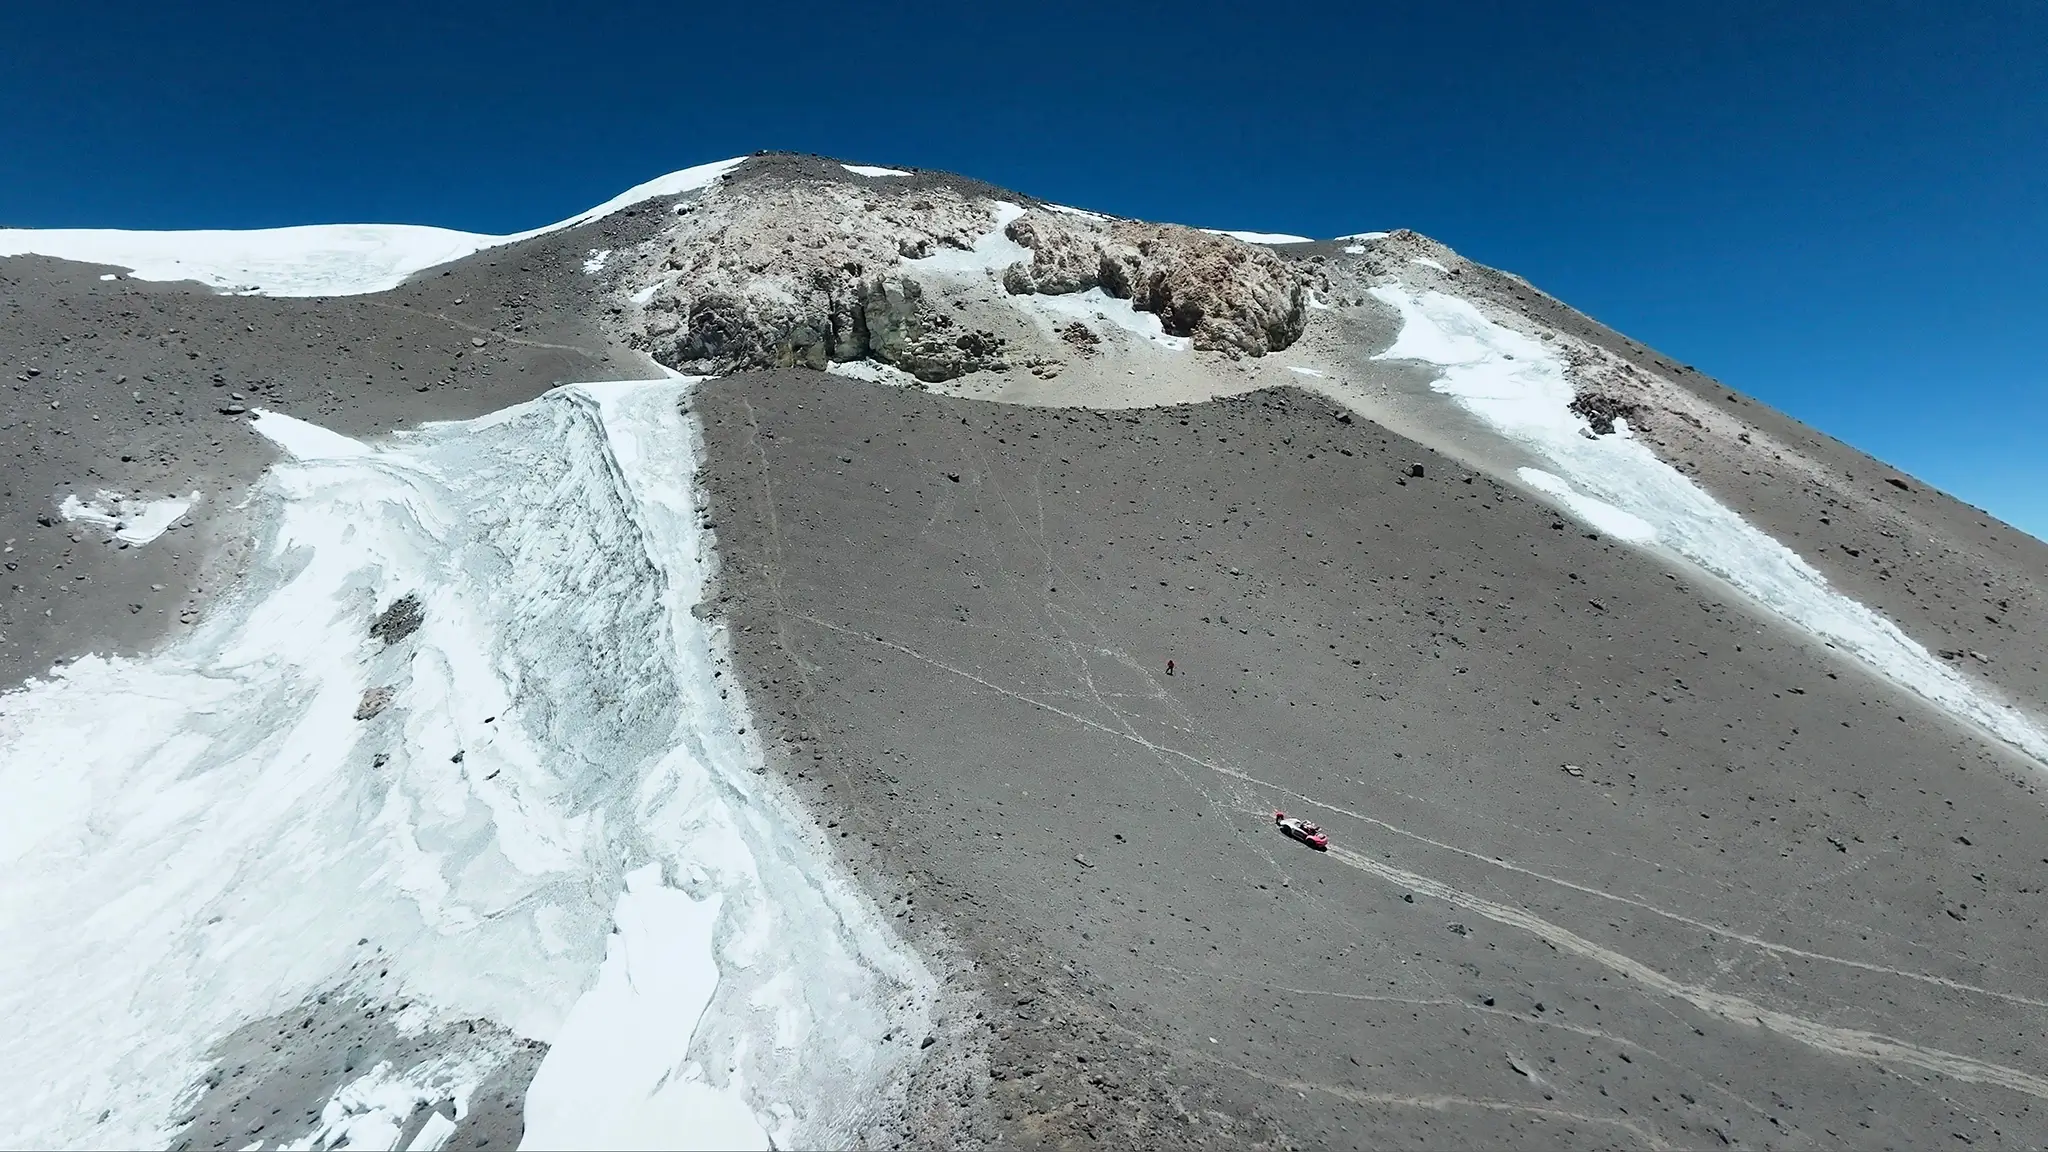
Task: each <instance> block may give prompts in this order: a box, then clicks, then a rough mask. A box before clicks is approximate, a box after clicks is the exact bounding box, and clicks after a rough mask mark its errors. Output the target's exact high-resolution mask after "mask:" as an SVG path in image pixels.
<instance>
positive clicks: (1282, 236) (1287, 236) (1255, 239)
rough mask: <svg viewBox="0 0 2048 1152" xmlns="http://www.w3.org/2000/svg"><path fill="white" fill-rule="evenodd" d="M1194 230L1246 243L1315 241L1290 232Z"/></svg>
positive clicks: (1305, 242) (1222, 229)
mask: <svg viewBox="0 0 2048 1152" xmlns="http://www.w3.org/2000/svg"><path fill="white" fill-rule="evenodd" d="M1195 231H1197V232H1207V233H1208V234H1209V235H1211V236H1229V237H1231V238H1233V239H1236V240H1242V241H1244V242H1245V243H1247V244H1313V243H1315V239H1314V238H1313V237H1309V236H1296V235H1295V234H1293V233H1292V232H1244V231H1240V230H1237V229H1233V228H1197V229H1195Z"/></svg>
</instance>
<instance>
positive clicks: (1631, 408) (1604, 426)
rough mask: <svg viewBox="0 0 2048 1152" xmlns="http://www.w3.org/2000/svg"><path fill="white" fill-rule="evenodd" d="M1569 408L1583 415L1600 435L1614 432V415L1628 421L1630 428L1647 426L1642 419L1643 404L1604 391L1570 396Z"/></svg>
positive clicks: (1608, 434)
mask: <svg viewBox="0 0 2048 1152" xmlns="http://www.w3.org/2000/svg"><path fill="white" fill-rule="evenodd" d="M1571 410H1572V411H1573V412H1575V413H1577V414H1578V415H1579V416H1581V417H1583V418H1584V419H1585V421H1586V423H1587V424H1588V425H1589V426H1591V427H1592V429H1593V431H1595V432H1597V433H1599V434H1600V435H1602V436H1611V435H1613V434H1614V420H1615V417H1617V416H1618V417H1620V418H1621V419H1623V420H1626V421H1628V426H1629V428H1630V429H1632V430H1637V429H1643V428H1647V427H1648V424H1646V423H1645V422H1644V421H1643V406H1642V405H1640V404H1636V403H1632V402H1630V401H1627V400H1623V399H1621V398H1620V397H1618V396H1609V395H1607V394H1606V393H1604V392H1581V393H1579V394H1578V395H1576V396H1574V397H1572V403H1571Z"/></svg>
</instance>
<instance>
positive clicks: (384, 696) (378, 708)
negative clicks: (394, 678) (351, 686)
mask: <svg viewBox="0 0 2048 1152" xmlns="http://www.w3.org/2000/svg"><path fill="white" fill-rule="evenodd" d="M391 696H392V692H391V689H390V688H389V687H377V688H366V689H364V690H363V699H362V702H361V703H359V704H357V705H356V719H358V720H370V719H374V718H375V717H376V715H377V714H378V713H379V712H382V711H384V709H386V708H388V707H390V706H391Z"/></svg>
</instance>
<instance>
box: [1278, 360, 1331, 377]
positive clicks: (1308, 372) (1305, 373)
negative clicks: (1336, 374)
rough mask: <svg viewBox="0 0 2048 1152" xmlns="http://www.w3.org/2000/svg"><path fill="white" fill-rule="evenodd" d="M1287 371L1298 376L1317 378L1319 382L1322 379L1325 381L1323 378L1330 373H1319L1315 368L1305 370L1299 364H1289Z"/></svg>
mask: <svg viewBox="0 0 2048 1152" xmlns="http://www.w3.org/2000/svg"><path fill="white" fill-rule="evenodd" d="M1287 370H1288V371H1289V372H1293V373H1295V374H1297V375H1301V376H1313V377H1315V378H1316V379H1318V380H1321V379H1323V378H1324V377H1325V376H1327V375H1328V373H1325V372H1322V371H1319V370H1317V369H1315V368H1303V367H1302V366H1301V365H1299V364H1289V365H1288V366H1287Z"/></svg>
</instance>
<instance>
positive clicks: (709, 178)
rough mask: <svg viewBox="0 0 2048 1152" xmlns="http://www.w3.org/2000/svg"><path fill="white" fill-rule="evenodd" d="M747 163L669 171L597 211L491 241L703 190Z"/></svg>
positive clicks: (574, 223) (552, 229) (529, 236)
mask: <svg viewBox="0 0 2048 1152" xmlns="http://www.w3.org/2000/svg"><path fill="white" fill-rule="evenodd" d="M746 160H747V158H746V157H745V156H734V157H732V158H731V159H729V160H713V161H712V162H711V163H709V164H699V165H696V166H695V167H692V168H684V169H682V170H680V171H677V172H670V173H669V174H668V175H666V176H656V177H655V178H654V179H652V180H649V181H647V182H646V183H645V184H635V185H633V186H632V187H631V188H628V189H626V190H625V191H624V192H621V193H619V194H618V195H617V196H614V197H612V198H611V199H609V200H607V201H605V202H604V203H602V204H599V205H598V206H597V207H595V208H591V209H587V210H585V211H582V212H578V213H577V214H576V215H574V216H571V217H569V218H568V219H567V220H557V221H555V222H554V223H553V224H548V225H545V226H543V227H540V228H535V229H532V230H530V231H526V232H514V233H513V234H512V235H510V236H497V237H492V240H493V242H494V243H498V244H510V243H512V242H513V241H515V240H531V239H532V238H534V237H535V236H545V235H547V234H548V233H550V232H560V231H561V230H562V229H564V228H574V227H575V226H577V225H578V224H588V223H589V222H590V221H592V220H597V219H600V218H602V217H605V216H609V215H611V214H612V213H614V212H617V211H618V210H619V209H621V208H631V207H632V206H633V205H635V204H639V203H641V202H643V201H647V200H652V199H654V198H656V197H658V196H680V195H682V194H683V193H685V192H696V191H700V190H702V189H705V188H709V187H710V186H711V185H712V184H713V183H715V182H717V180H718V178H719V177H720V176H723V175H725V174H726V173H727V172H730V171H732V170H733V169H735V168H737V167H739V166H740V165H741V164H744V163H746Z"/></svg>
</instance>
